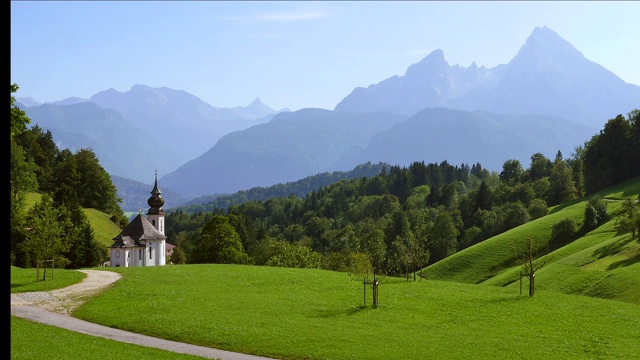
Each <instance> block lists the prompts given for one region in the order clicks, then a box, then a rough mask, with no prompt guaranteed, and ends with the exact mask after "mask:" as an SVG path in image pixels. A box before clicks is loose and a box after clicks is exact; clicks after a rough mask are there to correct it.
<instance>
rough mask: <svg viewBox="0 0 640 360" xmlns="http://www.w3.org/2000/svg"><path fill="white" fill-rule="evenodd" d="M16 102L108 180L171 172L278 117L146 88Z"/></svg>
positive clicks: (253, 107)
mask: <svg viewBox="0 0 640 360" xmlns="http://www.w3.org/2000/svg"><path fill="white" fill-rule="evenodd" d="M16 101H17V103H18V106H19V107H21V108H22V109H23V110H25V112H26V113H27V115H28V116H29V117H32V116H31V114H33V116H35V117H36V118H37V120H38V122H39V123H40V126H41V127H42V128H45V129H50V130H52V133H53V135H54V140H55V141H56V143H57V144H58V145H59V147H60V148H69V149H71V150H77V149H79V148H92V149H93V150H94V152H95V153H96V155H97V156H98V158H99V159H100V161H101V165H102V166H103V167H104V168H105V170H106V171H107V172H108V173H109V174H111V175H117V176H122V177H125V178H129V179H133V180H137V181H141V180H144V179H147V177H148V176H149V174H153V173H154V171H155V170H156V169H157V170H158V172H159V173H160V174H167V173H169V172H171V171H174V170H176V169H177V168H178V167H179V166H181V165H183V164H184V163H186V162H187V161H189V160H192V159H193V158H195V157H197V156H199V155H202V154H203V153H204V152H205V151H207V150H209V149H210V148H211V147H212V146H213V145H214V144H215V143H216V142H217V141H218V139H219V138H220V137H221V136H222V135H224V134H226V133H229V132H232V131H238V130H242V129H245V128H248V127H251V126H253V125H256V124H261V123H266V122H268V121H269V120H270V119H271V117H272V116H273V115H274V114H276V113H277V111H275V110H273V109H271V108H270V107H268V106H267V105H265V104H263V103H262V102H261V101H260V99H259V98H256V99H255V100H254V101H253V102H252V103H251V104H249V105H248V106H246V107H241V106H238V107H233V108H221V107H213V106H211V105H209V104H207V103H205V102H203V101H202V100H200V99H199V98H198V97H196V96H194V95H191V94H189V93H186V92H184V91H181V90H173V89H168V88H158V89H154V88H150V87H148V86H144V85H135V86H133V87H132V88H131V90H129V91H126V92H118V91H116V90H114V89H109V90H105V91H102V92H99V93H98V94H95V95H94V96H92V97H91V98H90V99H82V98H79V97H70V98H67V99H63V100H60V101H55V102H52V103H48V104H40V103H38V102H37V101H36V100H34V99H32V98H17V99H16ZM81 104H84V105H81ZM86 104H92V105H86ZM282 111H289V110H288V109H284V110H282ZM114 112H116V113H117V115H116V114H114ZM32 118H33V117H32ZM111 121H113V124H111V123H110V122H111ZM94 122H95V124H94ZM54 129H55V131H54ZM117 144H119V145H118V146H115V145H117ZM125 155H127V156H125ZM130 157H133V159H129V158H130Z"/></svg>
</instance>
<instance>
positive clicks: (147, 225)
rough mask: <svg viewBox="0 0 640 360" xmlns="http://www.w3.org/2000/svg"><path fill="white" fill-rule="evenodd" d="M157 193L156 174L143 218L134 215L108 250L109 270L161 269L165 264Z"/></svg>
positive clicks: (162, 200)
mask: <svg viewBox="0 0 640 360" xmlns="http://www.w3.org/2000/svg"><path fill="white" fill-rule="evenodd" d="M161 194H162V193H161V192H160V189H158V174H157V173H156V180H155V184H154V186H153V190H152V191H151V197H150V198H149V200H147V204H148V205H149V211H147V216H146V217H145V216H143V215H142V212H140V213H139V214H138V216H136V217H135V218H134V219H133V220H131V222H130V223H129V224H128V225H127V227H125V228H124V229H123V230H122V232H121V233H120V234H118V236H116V237H114V238H113V245H111V246H110V247H109V252H110V256H111V260H110V266H111V267H130V266H156V265H158V266H161V265H165V264H166V254H165V252H166V249H165V247H166V239H167V237H166V236H165V235H164V210H163V209H162V206H163V205H164V199H163V198H162V195H161Z"/></svg>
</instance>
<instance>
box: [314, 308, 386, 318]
mask: <svg viewBox="0 0 640 360" xmlns="http://www.w3.org/2000/svg"><path fill="white" fill-rule="evenodd" d="M370 309H373V307H372V306H363V305H360V306H356V307H353V308H349V309H346V310H320V311H318V312H317V313H316V315H315V316H314V317H317V318H321V319H329V318H335V317H340V316H351V315H355V314H357V313H359V312H362V311H365V310H370Z"/></svg>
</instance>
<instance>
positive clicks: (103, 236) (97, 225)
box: [84, 209, 122, 246]
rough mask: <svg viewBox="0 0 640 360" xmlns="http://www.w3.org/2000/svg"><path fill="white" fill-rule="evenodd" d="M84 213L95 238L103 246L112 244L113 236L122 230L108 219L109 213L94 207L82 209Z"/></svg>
mask: <svg viewBox="0 0 640 360" xmlns="http://www.w3.org/2000/svg"><path fill="white" fill-rule="evenodd" d="M84 213H85V214H86V215H87V218H88V219H89V222H90V223H91V227H92V228H93V231H94V232H95V234H94V235H95V237H96V240H97V241H98V242H99V243H100V244H102V245H105V246H111V245H113V238H114V237H116V236H117V235H118V234H119V233H120V231H122V230H121V229H120V228H119V227H118V225H116V224H114V223H113V221H111V220H109V215H107V214H105V213H103V212H101V211H98V210H96V209H84Z"/></svg>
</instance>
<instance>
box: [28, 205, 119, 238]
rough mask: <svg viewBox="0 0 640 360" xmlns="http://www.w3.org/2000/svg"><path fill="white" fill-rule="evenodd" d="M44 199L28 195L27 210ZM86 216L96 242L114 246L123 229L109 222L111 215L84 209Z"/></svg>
mask: <svg viewBox="0 0 640 360" xmlns="http://www.w3.org/2000/svg"><path fill="white" fill-rule="evenodd" d="M41 198H42V195H41V194H38V193H28V194H27V196H26V203H25V209H27V210H28V209H30V208H31V207H32V206H33V205H35V204H36V203H37V202H38V201H40V199H41ZM84 213H85V215H87V218H88V219H89V223H91V227H92V228H93V231H94V235H95V237H96V240H97V241H98V242H99V243H100V244H102V245H105V246H111V245H113V238H114V237H116V236H117V235H118V234H119V233H120V231H121V229H120V228H119V227H118V225H116V224H114V223H113V221H111V220H109V215H107V214H105V213H103V212H101V211H98V210H96V209H84Z"/></svg>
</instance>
